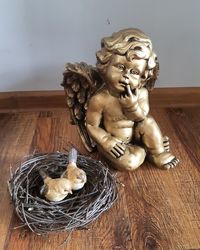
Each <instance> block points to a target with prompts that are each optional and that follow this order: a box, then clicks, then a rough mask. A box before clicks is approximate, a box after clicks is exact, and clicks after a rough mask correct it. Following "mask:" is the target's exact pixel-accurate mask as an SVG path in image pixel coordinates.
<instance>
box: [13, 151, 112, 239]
mask: <svg viewBox="0 0 200 250" xmlns="http://www.w3.org/2000/svg"><path fill="white" fill-rule="evenodd" d="M67 164H68V153H60V152H56V153H49V154H37V155H34V156H32V157H31V158H29V159H28V160H26V161H25V162H24V163H22V164H21V166H20V167H19V168H18V169H17V170H16V171H15V173H14V174H13V175H12V177H11V179H10V181H9V189H10V194H11V197H12V200H13V203H14V206H15V210H16V213H17V215H18V216H19V218H20V219H21V220H22V221H23V223H24V225H27V226H28V227H29V228H30V230H32V231H33V232H35V233H37V234H45V233H49V232H58V231H67V230H69V231H71V230H74V229H79V228H83V227H84V226H85V225H87V224H89V223H91V222H93V221H94V220H95V219H96V218H97V217H98V216H99V215H100V214H101V213H102V212H104V211H105V210H107V209H109V208H110V207H111V206H112V204H113V203H114V201H115V200H116V199H117V185H116V181H115V178H114V176H113V175H112V174H111V172H110V171H109V170H108V168H107V167H105V166H104V165H103V164H102V163H101V162H100V161H96V160H94V159H92V158H90V157H86V156H83V155H79V156H78V159H77V165H78V166H80V168H81V169H83V170H84V171H85V172H86V174H87V183H86V184H85V186H84V187H83V188H82V189H80V190H77V191H74V192H73V194H70V195H68V196H67V197H66V198H65V199H64V200H62V201H60V202H49V201H47V200H45V199H44V198H43V197H41V195H40V189H41V187H42V185H43V179H42V177H41V175H40V174H39V171H40V169H42V170H44V171H45V172H46V173H48V175H49V176H51V178H58V177H60V176H61V174H62V173H63V172H64V171H65V170H66V166H67Z"/></svg>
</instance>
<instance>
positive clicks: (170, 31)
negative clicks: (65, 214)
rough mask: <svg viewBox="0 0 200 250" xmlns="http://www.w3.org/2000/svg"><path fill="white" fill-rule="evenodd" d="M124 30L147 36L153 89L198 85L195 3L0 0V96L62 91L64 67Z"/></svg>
mask: <svg viewBox="0 0 200 250" xmlns="http://www.w3.org/2000/svg"><path fill="white" fill-rule="evenodd" d="M127 27H138V28H140V29H142V30H143V31H144V32H146V33H147V34H148V35H149V36H150V37H151V39H152V41H153V44H154V49H155V51H156V52H157V54H158V57H159V60H160V66H161V72H160V78H159V81H158V83H157V87H177V86H200V67H199V66H200V63H199V61H200V48H199V45H200V1H199V0H190V1H188V0H137V1H136V0H123V1H122V0H101V1H100V0H96V1H95V0H73V1H69V0H57V1H56V0H0V65H1V66H0V91H17V90H47V89H48V90H50V89H62V88H61V87H60V85H59V84H60V82H61V79H62V71H63V69H64V64H65V62H79V61H85V62H87V63H89V64H95V61H96V59H95V52H96V51H97V50H98V49H99V48H100V40H101V38H102V37H104V36H108V35H110V34H111V33H112V32H114V31H118V30H119V29H122V28H127Z"/></svg>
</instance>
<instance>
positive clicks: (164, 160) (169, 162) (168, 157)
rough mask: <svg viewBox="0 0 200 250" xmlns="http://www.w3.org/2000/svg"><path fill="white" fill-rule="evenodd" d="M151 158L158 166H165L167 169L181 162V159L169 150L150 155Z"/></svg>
mask: <svg viewBox="0 0 200 250" xmlns="http://www.w3.org/2000/svg"><path fill="white" fill-rule="evenodd" d="M149 159H150V161H152V162H153V163H154V164H155V165H156V166H158V167H161V168H165V169H170V168H174V167H175V166H176V165H177V164H178V163H179V159H177V158H176V157H175V156H174V155H172V154H171V153H169V152H163V153H161V154H153V155H150V156H149Z"/></svg>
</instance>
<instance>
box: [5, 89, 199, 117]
mask: <svg viewBox="0 0 200 250" xmlns="http://www.w3.org/2000/svg"><path fill="white" fill-rule="evenodd" d="M150 102H151V107H190V106H200V88H198V87H188V88H155V89H154V90H153V91H152V92H151V93H150ZM61 108H66V105H65V96H64V91H63V90H52V91H19V92H1V93H0V112H16V111H17V112H19V111H29V110H34V111H41V110H54V109H61Z"/></svg>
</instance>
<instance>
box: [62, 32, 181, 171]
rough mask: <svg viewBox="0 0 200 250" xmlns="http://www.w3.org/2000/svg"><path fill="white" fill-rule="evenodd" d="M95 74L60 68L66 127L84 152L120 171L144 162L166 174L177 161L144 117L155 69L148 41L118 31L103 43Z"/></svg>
mask: <svg viewBox="0 0 200 250" xmlns="http://www.w3.org/2000/svg"><path fill="white" fill-rule="evenodd" d="M96 57H97V64H96V66H97V67H96V68H93V67H92V66H88V65H87V64H85V63H80V64H78V63H76V64H69V63H68V64H66V70H65V72H64V73H63V75H64V78H63V83H62V86H64V89H65V93H66V97H67V98H66V99H67V100H66V101H67V105H68V107H69V109H70V111H71V118H72V122H73V123H74V124H76V125H78V129H79V133H80V135H81V138H82V140H83V142H84V145H85V146H86V148H87V149H88V150H89V151H92V150H93V149H94V148H96V147H97V149H98V151H99V152H100V153H101V154H103V155H104V156H105V157H106V158H107V159H108V160H109V161H110V162H111V163H113V164H112V165H113V166H114V167H115V168H117V169H120V170H134V169H136V168H138V167H139V166H140V165H141V164H142V163H143V162H144V160H145V158H147V159H148V160H150V161H151V162H152V163H154V164H155V165H156V166H158V167H161V168H165V169H169V168H173V167H175V166H176V165H177V164H178V162H179V160H178V159H177V158H176V157H175V156H174V155H172V154H171V153H170V152H169V139H168V137H166V136H164V137H163V135H162V133H161V131H160V129H159V127H158V125H157V123H156V121H155V120H154V118H153V117H152V116H151V115H150V114H149V100H148V95H149V91H150V90H152V89H153V87H154V83H155V81H156V79H157V76H158V71H159V64H158V61H157V57H156V54H155V53H154V51H153V49H152V43H151V40H150V39H149V37H148V36H146V35H145V34H144V33H143V32H142V31H140V30H138V29H132V28H130V29H124V30H120V31H119V32H116V33H113V34H112V36H111V37H106V38H103V39H102V41H101V50H100V51H98V52H97V53H96Z"/></svg>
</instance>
